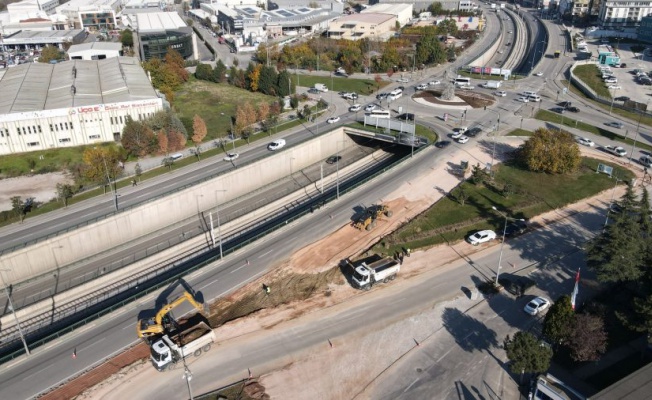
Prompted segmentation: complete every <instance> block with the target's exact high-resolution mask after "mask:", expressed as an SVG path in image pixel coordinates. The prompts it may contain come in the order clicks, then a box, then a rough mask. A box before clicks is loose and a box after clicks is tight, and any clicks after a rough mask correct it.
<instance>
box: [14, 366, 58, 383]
mask: <svg viewBox="0 0 652 400" xmlns="http://www.w3.org/2000/svg"><path fill="white" fill-rule="evenodd" d="M50 367H54V364H50V365H48V366H47V367H44V368H40V369H39V370H38V371H36V372H34V373H33V374H31V375H27V376H26V377H24V378H23V379H21V380H22V381H24V380H26V379H29V378H31V377H32V376H34V375H36V374H40V373H41V372H43V371H45V370H46V369H48V368H50Z"/></svg>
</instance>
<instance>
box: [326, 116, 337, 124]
mask: <svg viewBox="0 0 652 400" xmlns="http://www.w3.org/2000/svg"><path fill="white" fill-rule="evenodd" d="M339 121H340V117H330V118H329V119H328V120H326V122H328V123H329V124H334V123H336V122H339Z"/></svg>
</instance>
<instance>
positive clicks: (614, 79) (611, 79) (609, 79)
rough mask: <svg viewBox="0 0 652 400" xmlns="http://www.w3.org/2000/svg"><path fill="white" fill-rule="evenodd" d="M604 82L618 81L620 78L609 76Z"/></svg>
mask: <svg viewBox="0 0 652 400" xmlns="http://www.w3.org/2000/svg"><path fill="white" fill-rule="evenodd" d="M604 83H618V79H616V78H607V79H605V80H604Z"/></svg>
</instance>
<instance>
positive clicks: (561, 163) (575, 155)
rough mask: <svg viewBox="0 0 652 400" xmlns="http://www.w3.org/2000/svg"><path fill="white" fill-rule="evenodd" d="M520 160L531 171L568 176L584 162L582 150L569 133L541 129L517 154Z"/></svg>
mask: <svg viewBox="0 0 652 400" xmlns="http://www.w3.org/2000/svg"><path fill="white" fill-rule="evenodd" d="M517 158H518V160H519V161H520V162H521V163H522V164H523V165H525V166H526V167H527V168H528V169H529V170H530V171H534V172H545V173H549V174H566V173H571V172H574V171H576V170H577V169H578V168H579V166H580V163H581V162H582V159H581V156H580V149H579V147H578V146H577V143H576V142H575V139H574V138H573V135H571V134H570V133H568V132H556V131H555V132H553V131H551V130H549V129H545V128H539V129H537V130H536V131H534V134H533V135H532V136H531V137H530V139H528V140H527V142H525V143H524V144H523V145H521V147H520V148H519V151H518V153H517Z"/></svg>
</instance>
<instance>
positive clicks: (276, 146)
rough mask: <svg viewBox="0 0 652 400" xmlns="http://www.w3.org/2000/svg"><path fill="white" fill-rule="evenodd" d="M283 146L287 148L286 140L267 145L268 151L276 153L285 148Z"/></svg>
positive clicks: (277, 140) (278, 140)
mask: <svg viewBox="0 0 652 400" xmlns="http://www.w3.org/2000/svg"><path fill="white" fill-rule="evenodd" d="M283 146H285V139H276V140H275V141H273V142H272V143H270V144H268V145H267V150H271V151H275V150H279V149H281V148H283Z"/></svg>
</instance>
